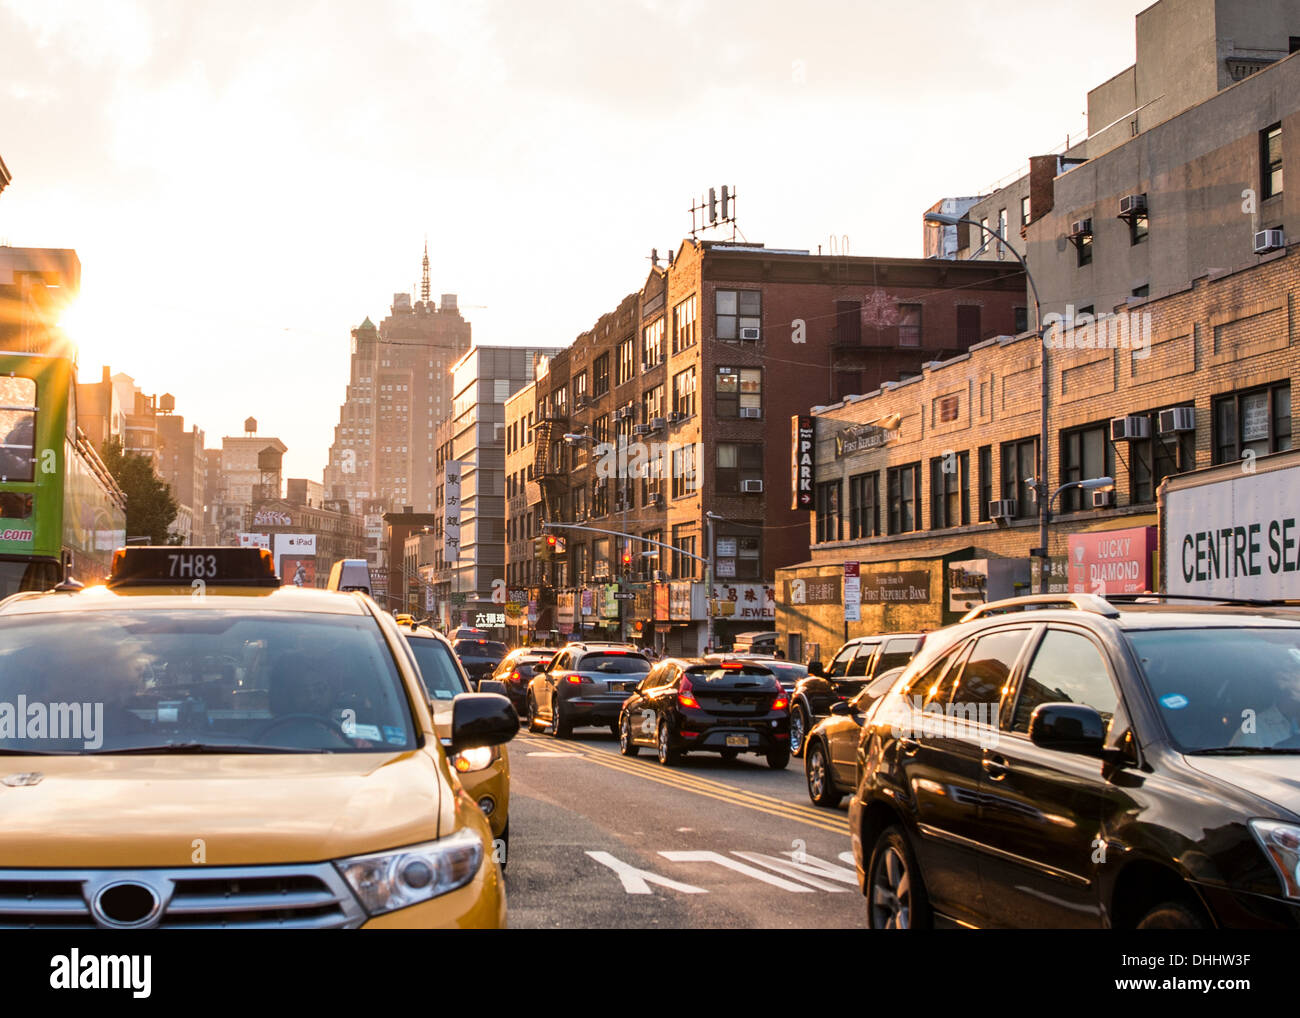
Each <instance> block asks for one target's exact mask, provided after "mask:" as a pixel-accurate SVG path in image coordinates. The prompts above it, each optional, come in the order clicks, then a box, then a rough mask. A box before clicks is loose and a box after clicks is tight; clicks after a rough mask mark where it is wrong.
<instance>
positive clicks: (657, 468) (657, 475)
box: [641, 446, 664, 506]
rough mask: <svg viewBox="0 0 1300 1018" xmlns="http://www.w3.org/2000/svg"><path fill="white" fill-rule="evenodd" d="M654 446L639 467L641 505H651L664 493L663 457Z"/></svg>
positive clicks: (658, 447) (658, 448) (659, 448)
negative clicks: (652, 450)
mask: <svg viewBox="0 0 1300 1018" xmlns="http://www.w3.org/2000/svg"><path fill="white" fill-rule="evenodd" d="M661 449H662V446H656V447H655V448H654V452H653V453H652V454H651V455H650V456H649V457H647V458H646V460H645V462H644V464H643V465H642V466H641V503H642V504H643V505H647V506H648V505H651V504H652V503H654V502H655V501H656V500H657V499H658V497H659V496H661V495H663V493H664V457H663V454H662V453H661V452H660V451H659V450H661Z"/></svg>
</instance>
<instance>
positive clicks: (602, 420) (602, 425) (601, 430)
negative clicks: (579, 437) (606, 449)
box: [591, 414, 609, 445]
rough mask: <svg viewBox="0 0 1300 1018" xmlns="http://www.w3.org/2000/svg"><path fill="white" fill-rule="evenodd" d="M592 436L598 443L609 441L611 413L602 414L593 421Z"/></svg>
mask: <svg viewBox="0 0 1300 1018" xmlns="http://www.w3.org/2000/svg"><path fill="white" fill-rule="evenodd" d="M591 437H592V439H593V440H595V442H596V444H598V445H599V444H602V443H605V442H608V441H609V414H601V415H600V416H599V417H597V418H596V419H595V420H594V421H592V423H591Z"/></svg>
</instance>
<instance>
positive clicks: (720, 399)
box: [714, 368, 763, 417]
mask: <svg viewBox="0 0 1300 1018" xmlns="http://www.w3.org/2000/svg"><path fill="white" fill-rule="evenodd" d="M742 409H746V410H757V411H758V412H759V413H760V414H761V413H762V410H763V370H762V369H761V368H718V374H717V382H716V399H715V403H714V413H715V414H716V415H717V416H718V417H739V416H741V413H740V411H741V410H742ZM745 416H747V417H748V416H751V415H750V414H746V415H745Z"/></svg>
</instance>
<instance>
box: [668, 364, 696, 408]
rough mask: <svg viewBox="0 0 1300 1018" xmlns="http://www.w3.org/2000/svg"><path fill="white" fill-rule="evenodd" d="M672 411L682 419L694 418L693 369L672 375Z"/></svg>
mask: <svg viewBox="0 0 1300 1018" xmlns="http://www.w3.org/2000/svg"><path fill="white" fill-rule="evenodd" d="M673 410H674V411H676V412H677V413H679V414H681V415H682V416H683V417H694V416H695V368H694V366H692V367H689V368H687V369H686V370H685V371H679V372H678V373H677V374H675V375H673Z"/></svg>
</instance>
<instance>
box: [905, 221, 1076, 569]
mask: <svg viewBox="0 0 1300 1018" xmlns="http://www.w3.org/2000/svg"><path fill="white" fill-rule="evenodd" d="M925 221H926V222H927V223H937V224H939V225H941V226H956V225H957V224H958V223H965V224H966V225H967V226H974V227H976V228H977V229H980V230H983V231H984V232H985V233H987V234H989V235H990V236H992V237H997V239H998V242H999V243H1000V244H1001V245H1002V246H1003V247H1005V248H1006V249H1007V250H1008V251H1010V252H1011V255H1012V257H1014V258H1015V260H1016V261H1017V262H1019V263H1020V267H1021V268H1022V269H1024V270H1025V278H1026V279H1027V280H1029V289H1030V292H1031V293H1032V294H1033V298H1034V332H1035V334H1036V335H1037V336H1038V349H1039V358H1038V360H1039V364H1040V365H1041V371H1040V377H1039V399H1040V403H1041V405H1040V407H1039V435H1038V473H1039V481H1038V484H1037V486H1036V487H1035V489H1034V490H1035V494H1036V495H1037V496H1038V547H1037V548H1035V549H1034V550H1033V551H1032V552H1031V554H1033V555H1035V556H1037V557H1038V560H1039V567H1038V584H1039V593H1042V594H1046V593H1047V578H1048V568H1047V567H1048V561H1047V559H1048V556H1047V528H1048V522H1049V518H1050V517H1049V513H1050V510H1049V508H1048V501H1049V500H1048V498H1047V396H1048V392H1049V390H1050V388H1051V385H1050V376H1049V374H1048V370H1047V342H1046V337H1045V336H1044V334H1043V309H1042V305H1041V304H1040V303H1039V300H1038V286H1037V284H1035V283H1034V277H1033V275H1032V274H1031V273H1030V271H1029V264H1028V263H1027V262H1026V261H1025V259H1024V258H1022V257H1021V255H1020V252H1019V251H1017V250H1016V249H1015V248H1014V247H1012V246H1011V245H1010V244H1008V243H1007V241H1006V238H1005V237H1003V236H1002V234H1000V233H999V232H998V231H997V230H994V229H991V228H990V227H989V226H987V225H985V224H984V223H977V222H976V221H975V220H973V219H967V218H966V217H964V216H951V215H946V214H945V213H943V212H927V213H926V214H925Z"/></svg>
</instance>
